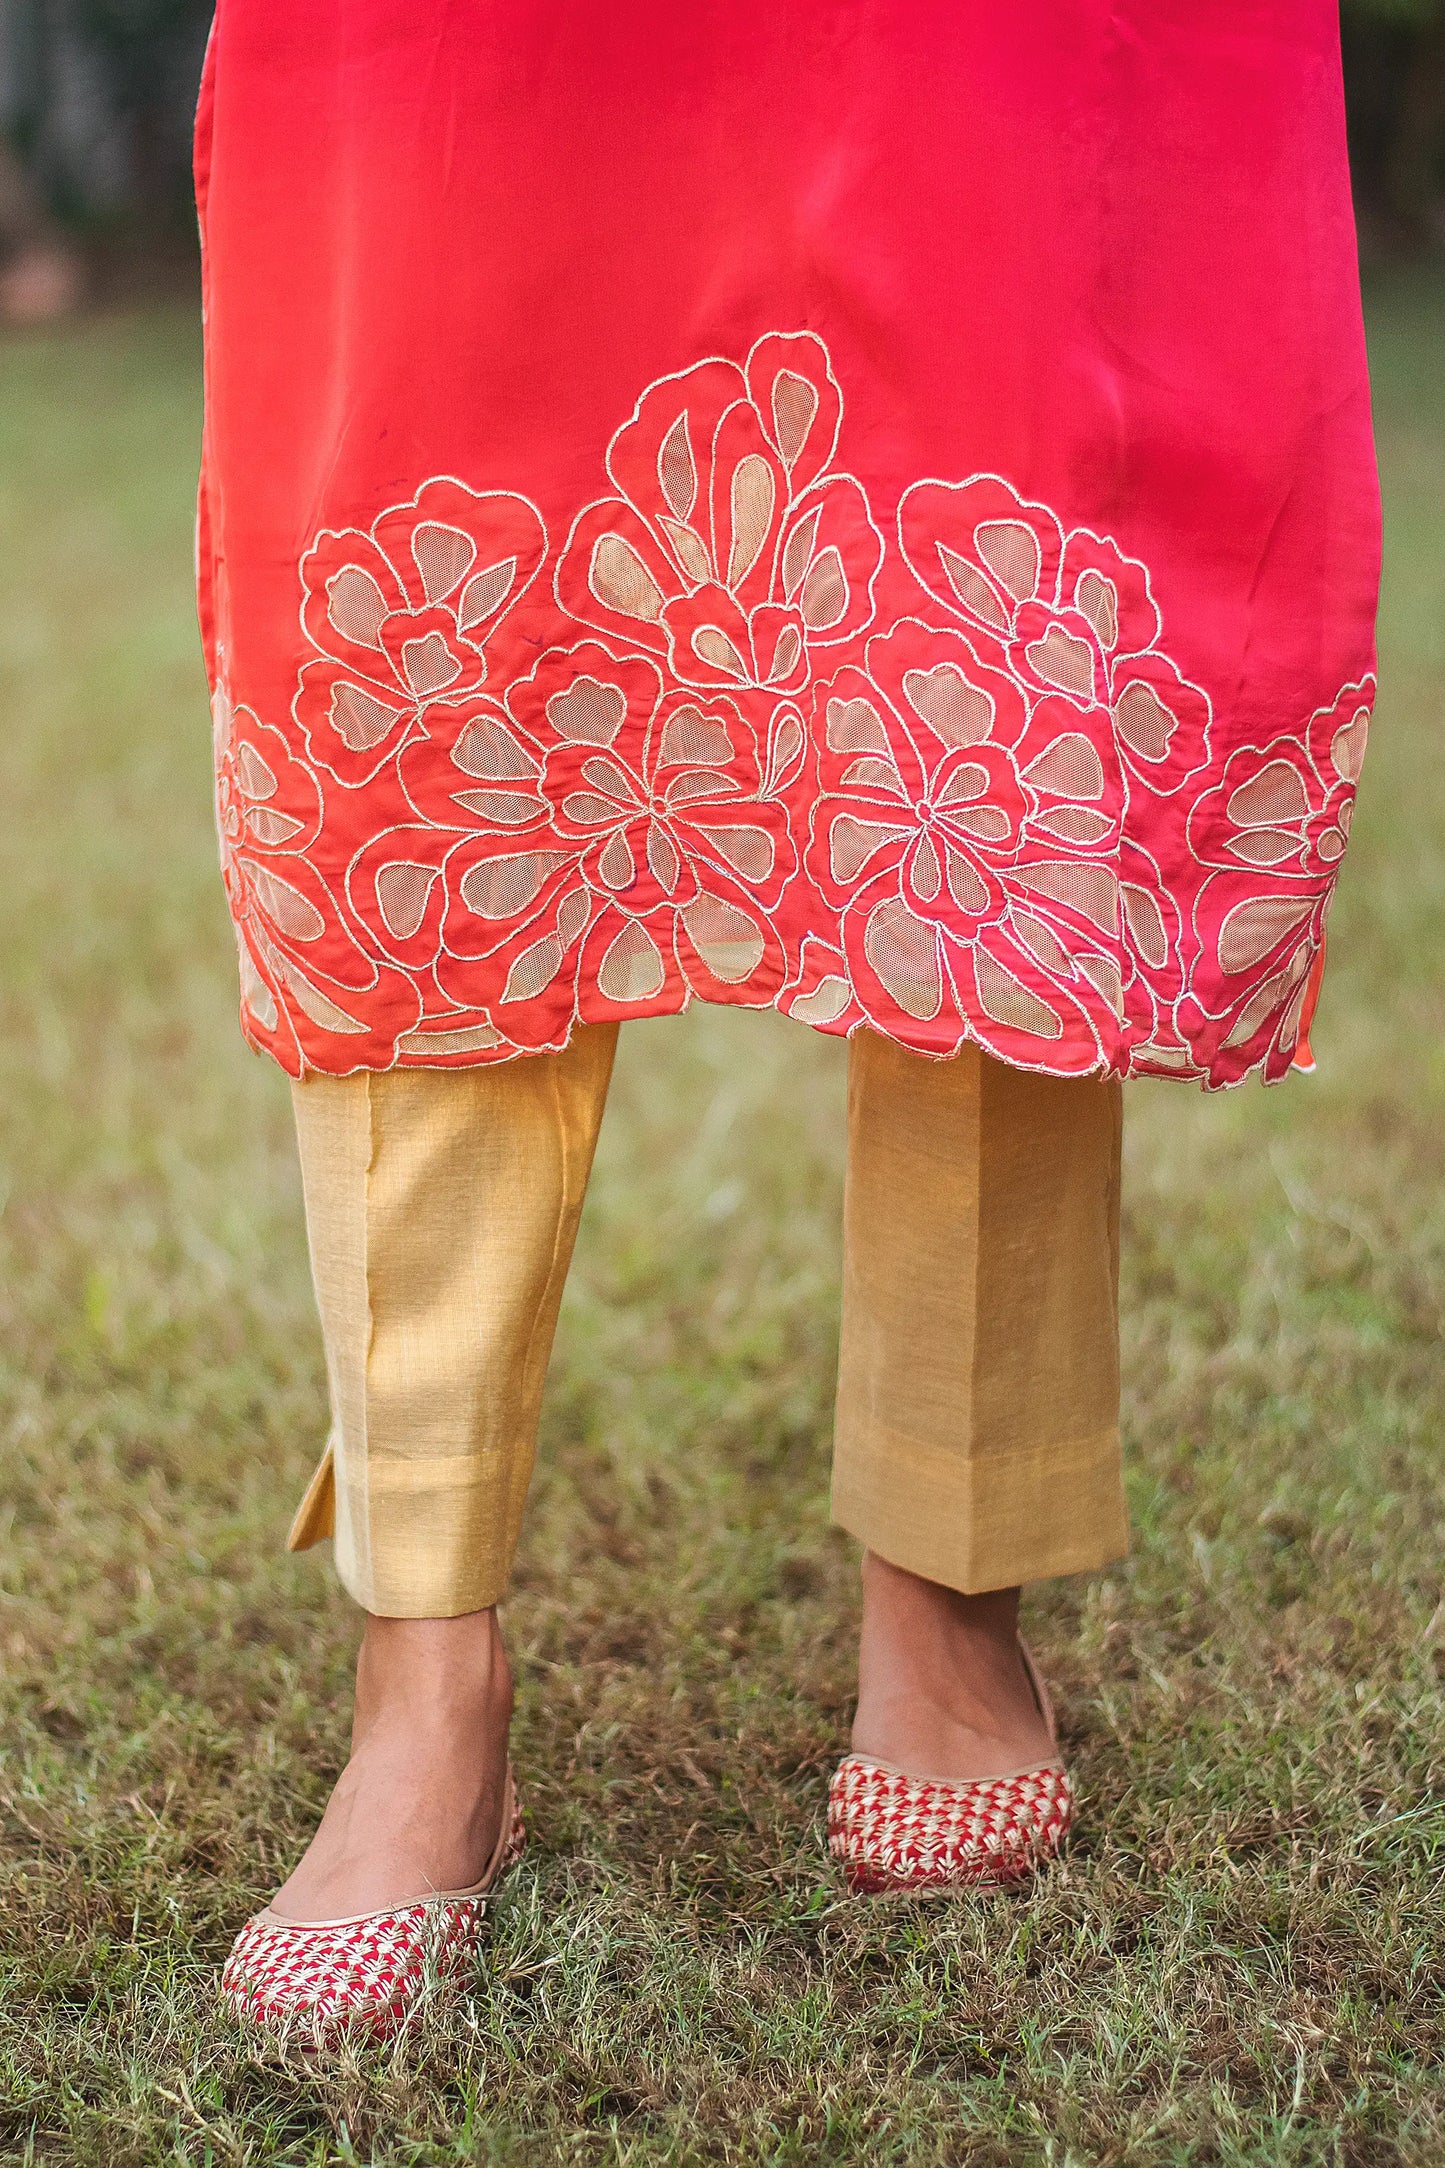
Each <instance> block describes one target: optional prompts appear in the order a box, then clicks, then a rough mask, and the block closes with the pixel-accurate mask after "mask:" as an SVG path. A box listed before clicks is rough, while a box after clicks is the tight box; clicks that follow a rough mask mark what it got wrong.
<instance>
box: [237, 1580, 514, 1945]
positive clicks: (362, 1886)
mask: <svg viewBox="0 0 1445 2168" xmlns="http://www.w3.org/2000/svg"><path fill="white" fill-rule="evenodd" d="M511 1717H512V1677H511V1671H510V1668H509V1666H508V1663H507V1653H506V1650H505V1649H504V1647H503V1646H502V1636H501V1630H500V1628H499V1627H498V1624H497V1614H496V1612H495V1610H490V1611H473V1612H470V1613H469V1614H468V1615H467V1616H465V1617H463V1618H447V1619H441V1618H429V1619H401V1618H369V1619H368V1620H367V1623H366V1633H365V1636H364V1637H363V1640H362V1644H361V1653H360V1656H359V1658H358V1660H357V1666H356V1709H355V1716H354V1719H353V1723H352V1732H351V1759H350V1761H349V1762H348V1763H347V1765H346V1767H345V1768H344V1769H343V1770H342V1772H341V1775H340V1777H339V1778H338V1780H337V1784H336V1789H335V1790H334V1791H333V1792H332V1794H331V1798H330V1800H329V1801H328V1802H327V1807H326V1812H325V1813H324V1814H323V1815H322V1817H321V1826H320V1827H319V1828H318V1830H317V1832H316V1835H315V1836H314V1837H313V1838H312V1840H311V1842H310V1844H309V1845H308V1846H307V1848H306V1851H305V1852H304V1854H303V1855H302V1857H301V1859H300V1861H299V1862H298V1864H297V1866H296V1868H295V1869H294V1871H293V1872H292V1873H291V1874H290V1875H289V1876H288V1878H287V1880H286V1881H285V1882H284V1883H283V1884H282V1886H281V1888H280V1889H279V1890H278V1891H277V1893H276V1895H275V1897H274V1898H273V1899H272V1901H271V1908H270V1909H271V1912H272V1914H273V1915H277V1916H279V1917H280V1918H282V1919H287V1920H335V1919H347V1918H350V1917H351V1916H352V1915H354V1914H356V1913H366V1912H377V1911H380V1910H382V1909H384V1908H386V1907H390V1906H396V1905H404V1904H407V1903H410V1902H411V1901H413V1900H414V1899H416V1898H418V1897H424V1896H426V1895H427V1894H428V1893H429V1892H431V1891H433V1890H454V1889H466V1888H468V1887H469V1886H470V1885H471V1884H473V1883H474V1882H476V1881H478V1880H479V1879H480V1878H481V1876H482V1875H483V1874H485V1873H486V1871H487V1864H488V1861H489V1860H490V1859H491V1857H492V1854H493V1852H494V1850H495V1848H496V1844H497V1837H498V1832H499V1827H500V1822H501V1816H502V1808H503V1791H504V1786H505V1780H506V1768H507V1731H508V1727H509V1725H510V1723H511Z"/></svg>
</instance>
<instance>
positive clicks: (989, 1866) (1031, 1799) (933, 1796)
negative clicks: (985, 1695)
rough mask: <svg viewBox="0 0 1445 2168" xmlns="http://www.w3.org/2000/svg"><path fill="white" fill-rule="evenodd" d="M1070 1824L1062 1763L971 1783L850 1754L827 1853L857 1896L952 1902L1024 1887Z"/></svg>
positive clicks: (836, 1784) (836, 1785)
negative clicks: (887, 1894) (1013, 1885)
mask: <svg viewBox="0 0 1445 2168" xmlns="http://www.w3.org/2000/svg"><path fill="white" fill-rule="evenodd" d="M1019 1648H1020V1650H1021V1652H1022V1655H1023V1659H1024V1664H1025V1667H1026V1669H1027V1671H1028V1674H1029V1678H1030V1680H1031V1682H1032V1684H1033V1689H1034V1695H1035V1698H1036V1699H1037V1701H1038V1705H1039V1709H1040V1711H1041V1713H1042V1715H1043V1718H1044V1721H1045V1722H1046V1724H1047V1725H1048V1727H1049V1737H1050V1739H1051V1740H1052V1739H1056V1738H1057V1736H1058V1734H1057V1729H1056V1726H1055V1722H1054V1712H1053V1708H1052V1706H1051V1704H1050V1702H1049V1697H1048V1690H1047V1689H1046V1687H1045V1686H1044V1682H1043V1680H1042V1679H1041V1678H1040V1677H1039V1674H1038V1671H1037V1669H1036V1668H1035V1665H1034V1661H1033V1657H1032V1656H1031V1655H1030V1653H1029V1650H1028V1649H1027V1647H1026V1646H1025V1645H1024V1643H1023V1641H1022V1639H1021V1640H1020V1642H1019ZM1073 1818H1074V1787H1073V1785H1072V1784H1071V1783H1070V1781H1069V1773H1068V1771H1067V1769H1066V1768H1065V1767H1064V1764H1063V1762H1062V1760H1061V1759H1060V1758H1059V1756H1058V1755H1057V1754H1054V1755H1052V1756H1051V1757H1050V1758H1049V1760H1047V1761H1044V1762H1037V1763H1033V1764H1031V1765H1030V1767H1028V1768H1027V1769H1018V1770H1014V1771H1012V1772H1011V1773H1010V1774H1009V1775H1007V1776H998V1777H981V1778H977V1779H975V1780H974V1781H972V1782H968V1783H958V1782H956V1781H954V1780H953V1779H951V1778H945V1777H919V1776H910V1775H909V1774H908V1772H907V1771H906V1770H903V1769H895V1768H893V1767H892V1766H891V1765H890V1764H889V1763H888V1762H880V1761H875V1760H873V1758H872V1757H871V1756H870V1755H867V1754H849V1755H847V1756H846V1757H845V1759H844V1760H843V1761H842V1762H840V1764H839V1765H838V1767H837V1769H836V1770H835V1771H834V1773H833V1781H832V1784H831V1785H830V1786H829V1789H828V1849H829V1851H830V1852H831V1853H832V1855H833V1857H834V1858H835V1859H836V1860H837V1861H838V1862H839V1864H840V1866H841V1867H842V1869H843V1873H844V1876H845V1878H846V1880H847V1881H848V1883H849V1885H850V1887H851V1888H853V1889H855V1890H858V1891H859V1892H862V1893H868V1894H873V1893H878V1892H882V1891H901V1892H904V1893H911V1894H912V1895H914V1896H920V1897H928V1896H937V1897H948V1896H953V1895H956V1894H957V1893H958V1892H959V1891H960V1890H965V1889H979V1888H987V1887H991V1886H997V1885H999V1884H1006V1883H1010V1882H1022V1881H1025V1880H1027V1878H1028V1876H1029V1875H1031V1874H1033V1873H1034V1872H1035V1870H1036V1869H1037V1868H1039V1867H1041V1866H1043V1865H1044V1863H1045V1862H1046V1861H1047V1860H1050V1859H1052V1858H1053V1857H1054V1856H1055V1854H1056V1853H1057V1852H1058V1851H1059V1849H1060V1847H1061V1846H1062V1844H1063V1841H1064V1838H1065V1837H1066V1836H1067V1834H1068V1831H1069V1825H1070V1823H1071V1822H1072V1821H1073Z"/></svg>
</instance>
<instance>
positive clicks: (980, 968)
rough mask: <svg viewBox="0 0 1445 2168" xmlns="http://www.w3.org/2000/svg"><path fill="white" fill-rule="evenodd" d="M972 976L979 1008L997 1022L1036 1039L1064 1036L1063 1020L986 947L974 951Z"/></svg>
mask: <svg viewBox="0 0 1445 2168" xmlns="http://www.w3.org/2000/svg"><path fill="white" fill-rule="evenodd" d="M973 976H974V984H975V985H976V986H977V988H978V1000H979V1007H980V1008H981V1009H982V1010H983V1013H984V1015H985V1016H988V1017H991V1018H992V1019H993V1021H994V1023H996V1024H1005V1025H1007V1026H1008V1028H1009V1029H1010V1030H1011V1031H1025V1032H1027V1033H1028V1034H1029V1036H1030V1037H1031V1038H1034V1039H1061V1038H1062V1037H1063V1035H1064V1026H1063V1021H1062V1019H1061V1018H1060V1017H1058V1016H1057V1015H1056V1014H1055V1013H1054V1011H1053V1010H1052V1009H1051V1008H1050V1007H1049V1006H1048V1004H1047V1003H1046V1002H1043V1001H1041V1000H1040V999H1039V997H1038V995H1037V994H1035V993H1032V992H1031V991H1030V989H1029V988H1028V987H1027V986H1025V985H1024V983H1023V981H1022V980H1021V979H1016V978H1015V977H1014V975H1013V973H1012V972H1011V971H1006V970H1005V969H1004V967H1003V965H1002V964H1001V963H1000V962H999V961H998V959H997V957H995V956H990V955H989V953H988V951H987V950H986V949H975V951H974V965H973Z"/></svg>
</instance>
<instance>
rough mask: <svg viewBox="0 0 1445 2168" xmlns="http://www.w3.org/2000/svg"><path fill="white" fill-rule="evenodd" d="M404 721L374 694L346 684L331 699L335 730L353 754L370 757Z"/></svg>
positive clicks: (398, 712)
mask: <svg viewBox="0 0 1445 2168" xmlns="http://www.w3.org/2000/svg"><path fill="white" fill-rule="evenodd" d="M400 721H401V714H400V711H399V710H398V709H396V708H390V707H388V706H387V705H386V702H385V701H384V700H378V699H377V697H376V695H375V694H374V693H367V692H363V691H362V689H361V687H360V686H359V685H348V684H346V683H345V682H344V681H343V682H342V683H341V684H339V685H338V686H337V687H336V688H335V690H334V691H333V692H332V695H331V727H332V729H333V730H334V731H335V732H336V735H337V737H338V738H340V740H341V742H342V744H343V745H345V746H347V747H348V748H349V749H350V750H351V751H352V752H353V753H369V752H370V751H371V749H372V747H373V746H377V745H380V743H381V741H382V739H383V738H384V737H386V735H387V734H388V732H389V731H392V730H394V729H395V728H396V726H397V724H398V723H399V722H400Z"/></svg>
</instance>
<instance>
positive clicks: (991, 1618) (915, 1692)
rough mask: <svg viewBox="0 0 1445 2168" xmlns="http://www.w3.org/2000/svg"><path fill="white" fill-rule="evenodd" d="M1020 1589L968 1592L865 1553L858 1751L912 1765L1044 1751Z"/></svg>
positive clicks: (978, 1764) (950, 1771) (963, 1771)
mask: <svg viewBox="0 0 1445 2168" xmlns="http://www.w3.org/2000/svg"><path fill="white" fill-rule="evenodd" d="M1018 1604H1019V1591H1018V1590H1017V1589H1016V1588H1010V1589H992V1590H988V1591H985V1592H983V1593H982V1594H980V1595H975V1596H969V1595H965V1594H963V1593H961V1592H960V1591H958V1590H956V1589H950V1588H946V1587H944V1586H942V1585H941V1584H940V1583H938V1582H933V1581H927V1580H924V1579H923V1578H922V1577H921V1576H919V1575H917V1574H911V1573H908V1572H906V1571H904V1570H903V1569H902V1568H901V1567H898V1566H893V1565H890V1564H889V1563H888V1561H887V1560H885V1559H881V1558H878V1557H876V1556H875V1555H874V1554H872V1553H869V1554H867V1555H866V1556H865V1558H864V1562H863V1632H862V1637H861V1642H860V1646H859V1660H858V1713H857V1718H856V1721H855V1723H854V1727H853V1745H854V1749H855V1751H856V1752H858V1753H862V1754H866V1755H870V1756H872V1757H873V1758H874V1759H876V1760H879V1761H886V1762H892V1763H894V1764H896V1765H897V1766H898V1767H901V1768H905V1769H908V1770H910V1771H912V1772H914V1773H915V1774H918V1775H938V1776H947V1777H958V1778H960V1779H964V1778H968V1777H973V1776H985V1775H994V1774H1000V1773H1002V1772H1003V1771H1004V1770H1005V1769H1006V1768H1011V1767H1014V1766H1018V1765H1020V1764H1021V1763H1023V1762H1025V1761H1027V1760H1028V1759H1029V1757H1030V1756H1031V1755H1033V1754H1035V1753H1037V1754H1038V1755H1039V1756H1040V1758H1042V1757H1043V1756H1044V1755H1045V1754H1046V1753H1047V1752H1048V1751H1049V1744H1050V1742H1049V1739H1048V1730H1047V1726H1046V1724H1045V1723H1044V1720H1043V1717H1042V1715H1041V1713H1040V1711H1039V1709H1038V1706H1037V1703H1036V1701H1035V1699H1034V1695H1033V1690H1032V1687H1031V1686H1030V1684H1029V1680H1028V1675H1027V1673H1026V1671H1025V1669H1024V1666H1023V1663H1022V1660H1021V1657H1020V1653H1019V1646H1018Z"/></svg>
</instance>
